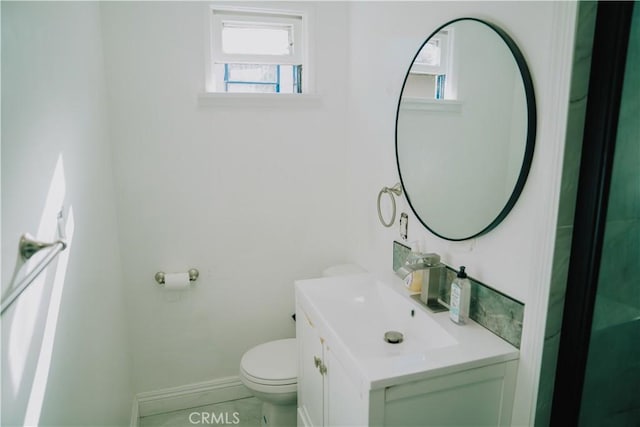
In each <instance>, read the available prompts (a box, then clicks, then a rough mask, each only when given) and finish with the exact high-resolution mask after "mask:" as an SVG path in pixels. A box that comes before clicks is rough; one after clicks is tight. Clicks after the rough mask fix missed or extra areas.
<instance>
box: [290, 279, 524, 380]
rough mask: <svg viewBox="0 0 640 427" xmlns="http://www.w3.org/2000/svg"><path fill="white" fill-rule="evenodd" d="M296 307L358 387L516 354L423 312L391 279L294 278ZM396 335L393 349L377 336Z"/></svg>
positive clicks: (479, 331)
mask: <svg viewBox="0 0 640 427" xmlns="http://www.w3.org/2000/svg"><path fill="white" fill-rule="evenodd" d="M295 288H296V305H297V306H298V307H299V308H300V309H301V311H302V313H298V315H299V317H300V318H302V316H303V315H306V316H307V320H308V321H309V323H310V324H312V325H313V327H314V328H315V329H316V330H317V333H318V334H319V336H320V337H321V339H322V340H323V342H327V343H329V347H330V351H331V352H332V353H334V354H336V357H337V358H338V359H340V360H341V361H342V362H343V363H344V364H345V369H346V372H348V373H349V375H352V376H353V379H354V381H356V380H357V381H358V382H359V383H360V384H361V385H362V387H364V388H365V389H374V388H380V387H386V386H389V385H393V384H399V383H402V382H407V381H413V380H419V379H425V378H428V377H435V376H439V375H444V374H447V373H451V372H456V371H459V370H463V369H472V368H474V367H480V366H486V365H489V364H494V363H500V362H503V361H507V360H513V359H517V357H518V350H517V349H516V348H515V347H513V346H512V345H510V344H509V343H507V342H506V341H504V340H502V339H501V338H499V337H497V336H496V335H494V334H492V333H491V332H489V331H488V330H487V329H485V328H483V327H482V326H480V325H478V324H477V323H475V322H473V321H470V322H469V323H468V324H466V325H464V326H458V325H456V324H454V323H453V322H451V321H450V320H449V313H448V312H442V313H431V312H428V311H427V310H426V308H425V307H424V306H422V305H420V304H419V303H418V302H417V301H415V300H414V299H412V298H411V295H410V293H409V292H408V291H407V290H406V288H405V287H404V284H403V282H402V281H401V280H400V279H399V278H397V277H396V276H389V277H385V278H384V280H382V279H380V278H379V277H378V276H375V275H372V274H369V273H363V274H357V275H351V276H343V277H328V278H320V279H309V280H298V281H296V284H295ZM389 331H397V332H400V333H401V334H402V336H403V340H402V341H401V342H400V343H389V342H387V341H385V333H386V332H389Z"/></svg>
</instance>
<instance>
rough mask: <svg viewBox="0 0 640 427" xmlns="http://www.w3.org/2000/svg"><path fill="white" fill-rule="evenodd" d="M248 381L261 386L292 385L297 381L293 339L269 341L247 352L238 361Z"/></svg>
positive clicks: (295, 348) (296, 360) (295, 352)
mask: <svg viewBox="0 0 640 427" xmlns="http://www.w3.org/2000/svg"><path fill="white" fill-rule="evenodd" d="M240 367H241V368H242V371H243V372H244V373H245V374H246V375H247V376H248V379H250V380H252V381H254V382H258V383H262V384H274V385H275V384H293V383H295V382H297V380H298V378H297V377H298V353H297V346H296V339H295V338H288V339H284V340H277V341H270V342H267V343H264V344H260V345H258V346H256V347H254V348H252V349H251V350H249V351H247V352H246V353H245V354H244V356H242V360H241V361H240Z"/></svg>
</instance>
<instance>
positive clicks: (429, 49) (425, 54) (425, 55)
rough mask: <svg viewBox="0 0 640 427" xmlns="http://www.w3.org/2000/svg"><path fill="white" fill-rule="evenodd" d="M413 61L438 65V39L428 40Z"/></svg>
mask: <svg viewBox="0 0 640 427" xmlns="http://www.w3.org/2000/svg"><path fill="white" fill-rule="evenodd" d="M415 62H416V63H418V64H420V65H432V66H435V67H438V66H440V39H439V38H433V39H431V40H429V41H428V42H427V44H425V45H424V47H423V48H422V49H421V50H420V53H418V56H417V57H416V60H415Z"/></svg>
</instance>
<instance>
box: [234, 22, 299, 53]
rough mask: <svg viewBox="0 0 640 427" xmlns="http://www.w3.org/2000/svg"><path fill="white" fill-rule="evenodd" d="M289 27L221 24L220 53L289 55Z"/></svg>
mask: <svg viewBox="0 0 640 427" xmlns="http://www.w3.org/2000/svg"><path fill="white" fill-rule="evenodd" d="M292 32H293V27H292V26H289V25H280V26H271V25H259V24H256V25H248V24H234V23H226V22H225V23H223V24H222V51H223V52H224V53H228V54H241V55H290V54H291V40H293V38H292V37H291V35H292V34H291V33H292Z"/></svg>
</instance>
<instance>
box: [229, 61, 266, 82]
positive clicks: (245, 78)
mask: <svg viewBox="0 0 640 427" xmlns="http://www.w3.org/2000/svg"><path fill="white" fill-rule="evenodd" d="M227 70H228V75H227V80H228V81H236V82H237V81H242V82H268V83H276V82H277V81H278V66H277V65H270V64H228V67H227Z"/></svg>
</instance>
